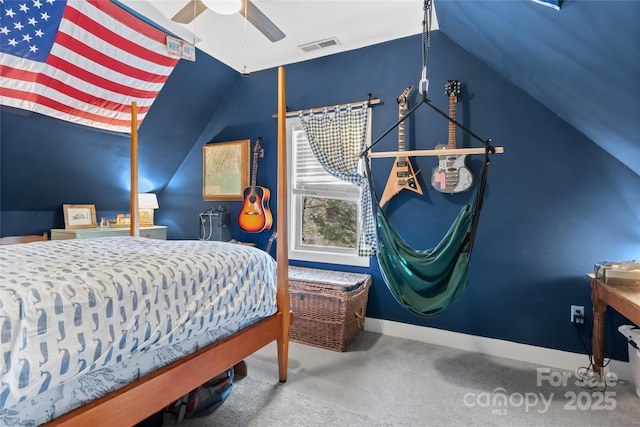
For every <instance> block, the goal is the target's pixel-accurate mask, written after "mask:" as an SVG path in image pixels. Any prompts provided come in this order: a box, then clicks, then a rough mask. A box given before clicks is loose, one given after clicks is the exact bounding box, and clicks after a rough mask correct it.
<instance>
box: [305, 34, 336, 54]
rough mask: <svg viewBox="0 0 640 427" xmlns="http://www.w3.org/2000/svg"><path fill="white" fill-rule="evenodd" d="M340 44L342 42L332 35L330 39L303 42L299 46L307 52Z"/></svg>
mask: <svg viewBox="0 0 640 427" xmlns="http://www.w3.org/2000/svg"><path fill="white" fill-rule="evenodd" d="M339 44H340V41H339V40H338V39H337V38H335V37H332V38H330V39H324V40H318V41H315V42H311V43H307V44H303V45H300V46H298V47H299V48H300V49H302V50H303V51H305V52H311V51H314V50H318V49H324V48H326V47H331V46H336V45H339Z"/></svg>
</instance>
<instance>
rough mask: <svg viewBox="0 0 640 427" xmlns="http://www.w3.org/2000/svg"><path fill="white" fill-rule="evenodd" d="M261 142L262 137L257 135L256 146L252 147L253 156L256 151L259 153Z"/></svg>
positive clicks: (256, 153)
mask: <svg viewBox="0 0 640 427" xmlns="http://www.w3.org/2000/svg"><path fill="white" fill-rule="evenodd" d="M261 142H262V137H261V136H259V137H258V139H256V146H255V147H253V155H254V156H257V155H258V153H260V150H261V149H262V148H260V143H261Z"/></svg>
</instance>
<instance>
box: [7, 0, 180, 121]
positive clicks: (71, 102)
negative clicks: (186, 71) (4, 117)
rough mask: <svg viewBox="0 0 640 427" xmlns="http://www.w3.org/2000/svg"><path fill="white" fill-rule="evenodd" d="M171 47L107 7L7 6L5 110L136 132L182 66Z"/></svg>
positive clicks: (103, 1)
mask: <svg viewBox="0 0 640 427" xmlns="http://www.w3.org/2000/svg"><path fill="white" fill-rule="evenodd" d="M165 40H166V34H165V33H163V32H162V31H160V30H158V29H156V28H154V27H153V26H151V25H149V24H147V23H145V22H143V21H141V20H140V19H138V18H136V17H134V16H133V15H131V14H130V13H128V12H127V11H125V10H124V9H122V8H120V7H119V6H117V5H116V4H114V3H112V2H111V1H108V0H86V1H81V0H68V1H67V0H0V104H2V105H7V106H10V107H15V108H20V109H25V110H30V111H35V112H37V113H40V114H44V115H47V116H51V117H55V118H58V119H62V120H67V121H70V122H75V123H80V124H83V125H87V126H92V127H96V128H101V129H107V130H112V131H117V132H130V131H131V103H132V101H136V104H137V106H138V108H137V113H138V115H137V118H138V126H139V125H140V123H141V122H142V120H143V119H144V117H145V115H146V113H147V112H148V111H149V108H150V107H151V104H152V103H153V101H154V100H155V98H156V97H157V95H158V93H159V92H160V90H161V89H162V87H163V85H164V83H165V81H166V80H167V78H168V77H169V75H170V74H171V72H172V71H173V68H174V67H175V65H176V64H177V62H178V58H176V57H174V56H171V55H170V54H169V53H168V52H167V49H166V44H165Z"/></svg>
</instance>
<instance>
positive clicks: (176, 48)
mask: <svg viewBox="0 0 640 427" xmlns="http://www.w3.org/2000/svg"><path fill="white" fill-rule="evenodd" d="M167 51H168V52H169V54H171V55H175V56H177V57H179V58H184V59H188V60H189V61H195V60H196V48H195V47H194V46H193V45H192V44H191V43H187V42H186V41H184V40H180V39H178V38H175V37H171V36H167Z"/></svg>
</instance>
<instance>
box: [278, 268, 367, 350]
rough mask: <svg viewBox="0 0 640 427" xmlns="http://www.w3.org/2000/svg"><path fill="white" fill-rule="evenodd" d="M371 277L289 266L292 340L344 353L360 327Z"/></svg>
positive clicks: (361, 326) (362, 325)
mask: <svg viewBox="0 0 640 427" xmlns="http://www.w3.org/2000/svg"><path fill="white" fill-rule="evenodd" d="M370 286H371V276H370V275H369V274H355V273H344V272H340V271H329V270H319V269H313V268H301V267H289V293H290V295H291V311H292V312H293V315H294V317H293V319H294V320H293V324H292V325H291V335H290V338H291V340H292V341H295V342H299V343H302V344H308V345H312V346H315V347H320V348H325V349H329V350H334V351H345V350H346V348H347V347H348V346H349V344H351V343H352V342H353V340H354V339H356V337H357V336H358V335H360V332H362V329H363V328H364V319H365V313H366V310H367V298H368V296H369V287H370Z"/></svg>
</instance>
